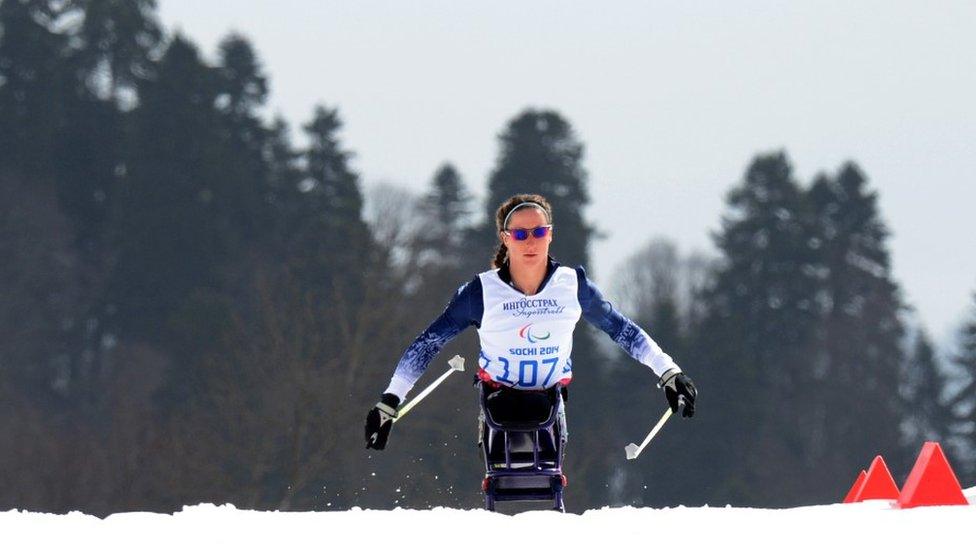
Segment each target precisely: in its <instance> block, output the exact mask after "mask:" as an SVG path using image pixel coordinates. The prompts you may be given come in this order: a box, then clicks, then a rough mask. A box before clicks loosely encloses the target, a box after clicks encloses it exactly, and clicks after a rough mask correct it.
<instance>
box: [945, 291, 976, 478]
mask: <svg viewBox="0 0 976 549" xmlns="http://www.w3.org/2000/svg"><path fill="white" fill-rule="evenodd" d="M973 305H974V307H973V309H972V314H971V315H970V319H969V320H967V321H966V322H965V323H964V324H963V325H962V327H961V328H960V329H959V336H958V344H957V345H958V349H957V351H956V353H955V354H954V356H953V357H952V362H953V364H954V365H955V366H956V367H957V368H959V370H960V371H961V373H962V382H961V383H960V386H959V387H957V388H956V390H955V392H954V393H953V395H952V397H951V398H950V401H949V404H950V406H951V407H952V409H953V413H954V414H955V416H956V417H955V419H954V421H953V422H952V427H951V429H952V435H953V439H954V440H953V444H952V447H954V448H958V450H957V451H958V452H959V454H958V455H961V456H966V455H969V456H971V455H972V452H973V449H974V448H976V293H974V294H973ZM961 475H962V478H961V479H960V480H961V481H964V482H963V485H964V486H969V485H970V484H972V483H973V481H974V480H976V465H974V464H973V463H972V460H969V461H965V460H964V461H963V463H962V471H961Z"/></svg>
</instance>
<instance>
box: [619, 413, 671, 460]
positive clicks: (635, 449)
mask: <svg viewBox="0 0 976 549" xmlns="http://www.w3.org/2000/svg"><path fill="white" fill-rule="evenodd" d="M669 417H671V407H670V406H668V409H667V410H665V411H664V415H662V416H661V419H659V420H657V425H655V426H654V428H653V429H651V432H650V433H648V434H647V438H645V439H644V442H642V443H641V445H640V446H638V445H636V444H634V443H633V442H631V443H630V444H628V445H627V447H625V448H624V451H626V452H627V459H637V456H639V455H640V453H641V452H643V451H644V448H646V447H647V445H648V444H650V442H651V439H652V438H654V435H656V434H657V432H658V431H660V430H661V427H664V422H665V421H667V420H668V418H669Z"/></svg>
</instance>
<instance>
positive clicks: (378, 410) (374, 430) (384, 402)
mask: <svg viewBox="0 0 976 549" xmlns="http://www.w3.org/2000/svg"><path fill="white" fill-rule="evenodd" d="M399 405H400V397H398V396H396V395H394V394H392V393H383V396H382V397H380V401H379V402H377V403H376V406H374V407H373V409H372V410H370V411H369V413H368V414H366V447H367V448H373V449H374V450H382V449H383V448H386V439H388V438H390V429H392V428H393V419H394V418H395V417H397V406H399Z"/></svg>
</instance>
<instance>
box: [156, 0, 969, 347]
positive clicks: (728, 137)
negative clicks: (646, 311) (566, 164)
mask: <svg viewBox="0 0 976 549" xmlns="http://www.w3.org/2000/svg"><path fill="white" fill-rule="evenodd" d="M159 8H160V9H159V13H160V18H161V20H162V22H163V24H164V25H165V27H166V28H167V29H168V30H169V31H173V30H180V31H181V32H183V33H184V34H185V35H187V36H189V37H190V38H191V39H192V40H193V41H194V42H196V43H197V44H198V45H199V46H200V47H201V49H202V51H203V53H204V55H205V56H206V57H207V58H208V59H210V60H213V59H215V55H216V50H217V44H218V43H219V41H220V39H221V38H223V37H224V36H226V35H227V34H228V33H229V32H231V31H235V32H238V33H241V34H244V35H245V36H247V37H248V38H250V39H251V40H252V42H253V44H254V46H255V49H256V50H257V52H258V55H259V56H260V59H261V60H262V62H263V66H264V70H265V73H266V74H267V75H268V76H269V79H270V83H271V96H270V100H269V108H268V113H267V114H268V115H269V116H271V115H275V114H280V115H281V116H283V117H284V118H285V119H286V120H287V121H288V122H289V123H291V124H292V125H293V126H294V127H297V126H299V125H300V124H302V123H304V122H306V121H307V120H308V119H309V118H310V116H311V113H312V109H313V108H314V106H315V105H317V104H325V105H327V106H330V107H338V108H339V112H340V115H341V117H342V118H343V120H344V121H345V127H344V130H343V132H342V135H341V137H342V139H343V143H344V145H345V147H346V148H347V149H349V150H351V151H352V152H354V153H355V157H354V159H353V167H354V169H356V170H357V171H358V172H359V173H360V174H361V176H362V181H363V184H364V186H365V187H366V188H367V189H369V188H371V187H375V186H376V185H378V184H392V185H396V186H400V187H405V188H408V189H411V190H413V191H414V192H421V191H423V190H425V189H426V187H427V185H428V183H429V181H430V179H431V176H432V174H433V173H434V171H435V170H436V168H437V167H438V166H439V165H441V164H442V163H443V162H445V161H450V162H452V163H453V164H454V165H455V166H456V167H457V168H458V169H459V171H460V172H461V174H462V175H463V177H464V179H465V182H466V183H467V184H468V186H469V187H470V188H471V190H472V191H473V193H474V194H475V195H476V196H478V197H479V198H480V197H483V196H484V194H485V189H486V184H487V183H486V182H487V179H488V176H489V174H490V172H491V169H492V167H493V165H494V163H495V161H496V159H497V155H498V143H497V137H498V134H499V133H500V132H501V131H502V130H503V129H504V127H505V125H506V123H507V122H508V121H509V120H511V119H512V118H513V117H514V116H515V115H516V114H518V113H519V112H520V111H522V110H523V109H525V108H528V107H532V108H552V109H555V110H557V111H558V112H560V113H561V114H562V115H563V116H565V117H566V118H567V119H568V120H569V121H570V122H571V124H572V125H573V127H574V129H575V131H576V134H577V137H578V138H579V139H580V140H581V141H582V142H583V143H584V144H585V147H586V149H585V158H584V165H585V167H586V169H587V172H588V174H589V189H590V193H591V196H592V202H591V204H590V206H589V208H588V209H587V212H586V213H587V215H588V217H589V219H590V220H592V221H593V222H594V223H595V224H596V226H597V227H598V228H599V229H600V231H601V232H603V233H604V234H605V235H606V238H604V239H602V240H600V241H598V242H596V243H595V245H594V248H593V260H592V263H593V265H592V267H591V269H590V271H592V274H593V276H594V278H595V280H596V281H597V282H598V283H600V284H601V285H605V286H606V285H609V282H610V279H611V277H612V275H613V273H614V270H615V269H616V268H617V267H618V266H619V264H620V263H621V262H622V261H623V260H624V259H626V257H627V256H628V255H629V254H632V253H633V252H635V251H636V248H637V247H638V246H639V245H640V244H642V243H645V242H647V241H649V240H650V239H652V238H655V237H667V238H669V239H671V240H673V241H674V242H676V243H677V244H678V246H679V249H680V250H681V251H682V253H690V252H692V251H701V252H704V253H709V254H715V253H716V250H715V248H714V245H713V244H712V239H711V236H710V235H711V234H712V233H713V232H714V231H716V230H717V229H718V228H719V226H720V219H721V216H722V214H723V212H724V205H725V202H724V201H725V196H726V193H727V191H728V190H729V189H730V188H731V187H732V186H733V185H735V184H736V183H737V182H739V181H741V178H742V174H743V172H744V170H745V168H746V167H747V165H748V164H749V162H750V160H751V159H752V158H753V157H754V156H755V155H756V154H758V153H764V152H771V151H776V150H786V151H787V153H788V155H789V157H790V159H791V161H792V162H793V165H794V167H795V172H796V175H797V177H798V179H799V180H800V181H801V182H803V183H806V184H808V183H809V182H810V181H811V180H812V178H813V177H814V176H815V175H816V174H817V173H820V172H827V173H835V172H836V171H837V170H838V168H840V166H841V165H842V164H843V163H844V162H846V161H848V160H854V161H856V162H857V163H858V165H859V166H860V167H861V168H862V169H863V171H864V172H865V173H866V174H867V176H868V178H869V182H870V185H871V188H872V189H874V190H876V191H877V192H878V193H879V197H880V198H879V206H880V211H881V214H882V217H883V219H884V220H885V222H886V223H887V225H888V227H889V228H890V230H891V232H892V237H891V239H890V249H891V252H892V263H893V272H894V276H895V279H896V280H897V281H899V282H900V283H901V284H902V287H903V290H904V297H905V299H906V301H907V303H908V304H909V305H910V306H911V307H913V310H914V312H913V313H912V314H913V318H914V320H915V321H917V322H920V323H921V324H922V325H923V326H924V327H925V328H926V329H927V330H928V331H929V333H930V335H931V336H933V337H934V338H935V339H936V341H937V342H938V343H940V344H941V345H943V346H944V347H945V346H949V345H951V343H952V342H953V341H954V334H955V332H956V330H957V329H958V328H959V325H960V323H961V322H962V321H963V320H965V319H967V318H970V317H971V316H970V315H972V314H973V312H974V308H973V293H974V292H976V236H974V235H976V215H973V212H974V210H976V185H974V184H973V183H974V181H973V176H972V174H974V173H976V103H974V101H973V99H972V98H973V97H976V56H974V55H973V52H976V32H974V30H976V29H974V24H973V22H974V21H976V2H972V1H962V2H959V1H949V0H946V1H940V2H906V1H859V2H849V1H817V2H811V1H794V2H774V1H765V2H760V1H745V0H744V1H738V2H722V1H701V2H682V1H670V2H646V1H643V2H641V1H620V2H589V3H580V2H565V1H562V2H560V1H533V2H524V1H508V0H504V1H494V2H456V1H448V0H445V1H440V2H433V1H420V0H416V1H411V2H396V1H389V2H378V1H357V2H331V1H316V0H279V1H275V2H271V1H265V2H258V1H247V2H243V1H240V0H235V1H230V0H208V1H207V2H199V1H198V0H159ZM557 221H558V220H557ZM557 235H558V228H557ZM488 253H489V251H486V252H485V255H486V257H487V255H488ZM445 295H447V294H445Z"/></svg>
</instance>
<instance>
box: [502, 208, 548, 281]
mask: <svg viewBox="0 0 976 549" xmlns="http://www.w3.org/2000/svg"><path fill="white" fill-rule="evenodd" d="M548 224H549V220H548V219H546V214H545V213H544V212H543V211H542V210H540V209H539V208H531V207H523V208H520V209H518V210H516V211H515V213H513V214H512V217H511V218H510V219H509V220H508V232H502V233H500V234H499V237H500V238H501V239H502V243H504V244H505V246H506V247H508V257H509V261H511V263H512V267H515V268H519V267H534V266H537V265H539V264H540V263H541V264H545V263H546V261H547V258H548V257H549V244H550V243H551V242H552V229H550V230H549V232H548V233H547V234H546V236H544V237H542V238H536V237H535V236H533V235H532V234H531V232H532V229H534V228H536V227H541V226H544V225H548ZM515 229H526V230H528V231H529V233H530V234H529V237H528V238H527V239H525V240H516V239H515V237H514V236H512V231H514V230H515Z"/></svg>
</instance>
